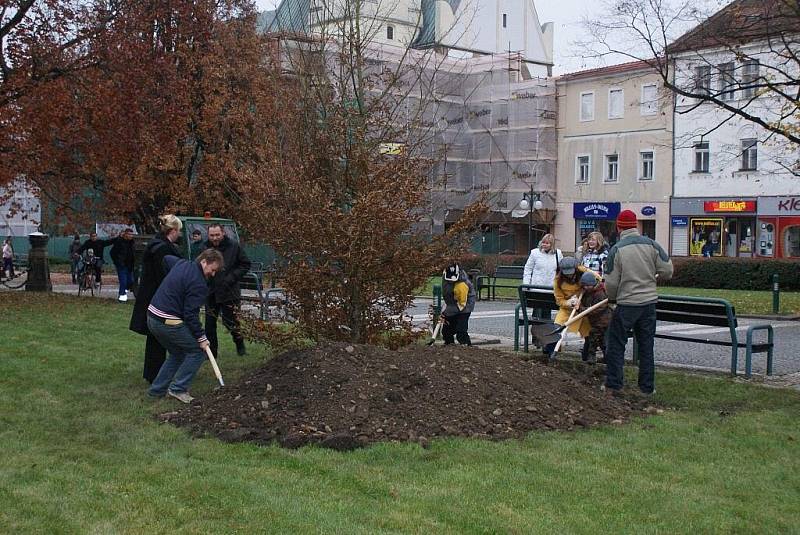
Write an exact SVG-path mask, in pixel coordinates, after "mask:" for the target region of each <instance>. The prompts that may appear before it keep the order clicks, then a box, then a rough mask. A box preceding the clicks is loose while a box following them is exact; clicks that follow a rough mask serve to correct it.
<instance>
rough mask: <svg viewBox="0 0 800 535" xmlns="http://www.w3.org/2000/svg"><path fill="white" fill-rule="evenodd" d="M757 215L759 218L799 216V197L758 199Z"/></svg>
mask: <svg viewBox="0 0 800 535" xmlns="http://www.w3.org/2000/svg"><path fill="white" fill-rule="evenodd" d="M758 215H760V216H768V215H771V216H799V215H800V196H791V197H759V198H758Z"/></svg>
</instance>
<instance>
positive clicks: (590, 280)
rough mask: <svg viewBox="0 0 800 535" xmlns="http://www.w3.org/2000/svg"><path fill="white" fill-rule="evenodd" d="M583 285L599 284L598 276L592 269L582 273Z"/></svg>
mask: <svg viewBox="0 0 800 535" xmlns="http://www.w3.org/2000/svg"><path fill="white" fill-rule="evenodd" d="M581 286H597V277H595V276H594V273H592V272H591V271H586V272H584V273H583V275H581Z"/></svg>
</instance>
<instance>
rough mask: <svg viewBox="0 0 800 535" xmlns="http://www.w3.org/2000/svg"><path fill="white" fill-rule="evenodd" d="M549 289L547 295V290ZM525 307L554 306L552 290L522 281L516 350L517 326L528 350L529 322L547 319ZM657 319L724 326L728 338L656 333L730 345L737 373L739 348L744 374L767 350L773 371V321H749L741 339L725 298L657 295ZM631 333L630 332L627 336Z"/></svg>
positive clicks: (516, 346)
mask: <svg viewBox="0 0 800 535" xmlns="http://www.w3.org/2000/svg"><path fill="white" fill-rule="evenodd" d="M548 292H549V296H548V295H547V293H548ZM528 308H549V309H550V310H557V309H558V305H556V304H555V299H554V298H553V290H552V289H550V288H546V287H542V286H528V285H521V286H520V287H519V303H518V304H517V307H516V309H515V312H514V323H515V325H514V350H515V351H516V350H519V330H520V329H523V332H524V337H523V349H524V351H528V340H529V338H528V335H529V332H530V325H535V324H537V323H542V322H544V321H546V320H540V319H538V318H531V317H529V315H528ZM656 321H668V322H671V323H677V324H686V325H706V326H710V327H727V328H728V330H729V333H730V340H712V339H710V338H707V337H706V338H702V337H700V336H698V335H675V334H666V333H658V332H656V335H655V337H656V338H660V339H663V340H677V341H681V342H694V343H698V344H708V345H717V346H724V347H730V348H731V374H732V375H736V374H737V370H738V365H739V348H744V349H745V376H746V377H748V378H749V377H752V360H753V353H767V375H772V370H773V352H774V346H775V334H774V331H773V328H772V325H769V324H760V325H751V326H750V327H748V328H747V332H746V334H745V341H744V342H741V341H740V340H739V336H738V334H737V332H736V328H737V327H738V320H737V318H736V311H735V309H734V307H733V305H731V304H730V302H728V301H726V300H725V299H716V298H710V297H693V296H683V295H660V296H659V297H658V302H657V303H656ZM758 331H766V333H767V341H766V342H760V343H754V342H753V336H754V334H755V333H756V332H758ZM630 335H632V333H630V334H629V336H630ZM633 353H634V361H638V348H637V347H636V344H635V343H634V346H633Z"/></svg>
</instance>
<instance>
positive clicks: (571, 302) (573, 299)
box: [567, 295, 578, 308]
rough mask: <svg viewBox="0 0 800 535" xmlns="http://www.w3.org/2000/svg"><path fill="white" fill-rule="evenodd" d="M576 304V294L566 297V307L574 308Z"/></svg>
mask: <svg viewBox="0 0 800 535" xmlns="http://www.w3.org/2000/svg"><path fill="white" fill-rule="evenodd" d="M577 304H578V296H577V295H573V296H572V297H570V298H569V299H567V306H568V307H570V308H574V307H575V305H577Z"/></svg>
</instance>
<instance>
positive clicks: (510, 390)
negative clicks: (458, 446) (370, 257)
mask: <svg viewBox="0 0 800 535" xmlns="http://www.w3.org/2000/svg"><path fill="white" fill-rule="evenodd" d="M351 349H352V350H351ZM446 362H447V363H450V364H452V363H453V362H457V363H458V366H445V365H444V364H445V363H446ZM546 366H547V365H546V364H541V363H538V362H536V361H533V360H523V359H522V358H520V357H519V356H517V355H514V354H510V353H505V352H501V351H496V350H487V349H476V348H469V347H458V346H446V347H445V346H438V347H427V346H415V347H410V348H406V349H401V350H398V351H391V350H388V349H383V348H379V347H374V346H364V345H352V344H337V343H329V344H324V345H319V346H317V347H314V348H311V349H305V350H299V351H290V352H288V353H284V354H283V355H280V356H277V357H275V358H274V359H272V360H270V361H269V362H267V363H266V364H264V365H263V366H262V367H260V368H258V369H255V370H253V371H252V372H250V373H249V374H248V375H246V376H245V377H242V378H241V379H240V380H239V381H237V382H235V383H231V384H229V385H227V386H226V387H225V388H221V389H218V390H215V391H211V392H209V393H208V394H206V395H204V396H200V397H198V398H197V399H196V400H195V401H194V402H193V403H192V404H191V405H189V406H187V407H186V408H184V409H182V410H180V411H178V412H177V413H170V414H169V415H166V414H165V415H162V416H161V418H162V419H164V420H168V421H170V422H171V423H173V424H176V425H179V426H182V427H186V428H188V429H190V430H191V431H192V433H193V434H195V435H197V436H207V435H213V436H217V437H219V438H220V439H222V440H225V441H230V442H242V441H251V442H256V443H261V444H266V443H270V442H277V443H278V444H280V445H282V446H284V447H287V448H298V447H301V446H304V445H307V444H311V443H313V444H318V445H320V446H323V447H328V448H332V449H336V450H351V449H354V448H359V447H363V446H366V445H369V444H372V443H375V442H382V441H404V442H406V441H407V442H416V443H418V444H419V445H420V446H422V447H423V448H425V447H428V446H429V441H430V440H431V439H433V438H436V437H440V436H463V437H481V438H489V439H492V440H499V439H507V438H518V437H523V436H525V434H527V433H528V432H530V431H534V430H572V429H576V428H586V427H593V426H597V425H603V424H615V425H621V424H622V423H623V422H625V421H628V420H629V419H630V416H631V415H634V414H644V410H645V409H646V408H648V409H649V410H648V412H650V413H652V412H651V411H652V408H653V407H652V402H649V403H648V402H642V401H641V400H640V399H639V397H638V396H630V397H626V396H621V397H608V396H606V395H604V393H603V392H601V391H600V389H599V386H600V382H601V381H602V377H601V376H599V375H598V374H596V373H595V372H594V371H593V370H583V371H581V369H578V368H576V369H561V368H560V367H552V366H551V367H546ZM545 369H546V370H547V371H546V373H545V372H544V370H545ZM465 374H469V377H467V376H466V375H465ZM465 379H466V380H465ZM266 392H269V395H268V396H265V393H266ZM265 397H268V398H269V399H268V400H267V399H264V398H265ZM355 400H358V401H357V402H356V401H355ZM232 424H235V425H232Z"/></svg>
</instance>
